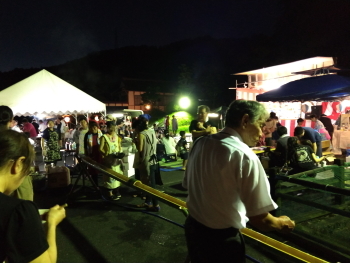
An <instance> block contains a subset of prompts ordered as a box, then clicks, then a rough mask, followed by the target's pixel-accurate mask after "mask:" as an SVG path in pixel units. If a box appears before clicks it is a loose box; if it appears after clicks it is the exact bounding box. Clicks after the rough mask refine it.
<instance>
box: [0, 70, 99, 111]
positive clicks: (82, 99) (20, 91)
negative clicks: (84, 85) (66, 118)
mask: <svg viewBox="0 0 350 263" xmlns="http://www.w3.org/2000/svg"><path fill="white" fill-rule="evenodd" d="M0 105H6V106H9V107H10V108H11V109H12V110H13V113H14V115H17V116H34V115H39V114H44V115H63V114H73V115H76V114H89V113H97V112H101V113H103V114H105V113H106V105H105V104H104V103H102V102H100V101H98V100H97V99H95V98H93V97H91V96H90V95H88V94H86V93H85V92H83V91H81V90H80V89H78V88H76V87H74V86H73V85H71V84H69V83H68V82H66V81H64V80H62V79H60V78H59V77H56V76H55V75H53V74H51V73H50V72H48V71H47V70H45V69H43V70H41V71H39V72H38V73H35V74H34V75H32V76H30V77H28V78H26V79H24V80H22V81H20V82H17V83H16V84H14V85H12V86H10V87H8V88H6V89H4V90H2V91H1V92H0Z"/></svg>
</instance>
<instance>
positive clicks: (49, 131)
mask: <svg viewBox="0 0 350 263" xmlns="http://www.w3.org/2000/svg"><path fill="white" fill-rule="evenodd" d="M54 126H55V123H54V121H53V120H50V121H48V122H47V128H46V129H45V130H44V132H43V135H42V137H41V149H42V155H43V158H44V162H45V164H46V165H50V164H51V163H53V164H54V165H56V164H57V161H59V160H61V154H60V142H59V136H60V135H59V132H57V130H55V129H54Z"/></svg>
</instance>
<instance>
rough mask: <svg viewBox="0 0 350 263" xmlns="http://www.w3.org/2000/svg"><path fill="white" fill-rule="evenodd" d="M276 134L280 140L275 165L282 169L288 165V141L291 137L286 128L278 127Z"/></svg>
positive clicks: (275, 155)
mask: <svg viewBox="0 0 350 263" xmlns="http://www.w3.org/2000/svg"><path fill="white" fill-rule="evenodd" d="M276 132H277V133H278V135H279V137H280V138H279V139H278V140H277V145H276V150H275V154H274V157H275V160H274V164H275V165H276V166H279V167H281V166H283V165H284V164H285V163H286V159H287V141H288V138H289V137H290V136H288V135H287V128H286V127H284V126H280V127H278V128H277V131H276Z"/></svg>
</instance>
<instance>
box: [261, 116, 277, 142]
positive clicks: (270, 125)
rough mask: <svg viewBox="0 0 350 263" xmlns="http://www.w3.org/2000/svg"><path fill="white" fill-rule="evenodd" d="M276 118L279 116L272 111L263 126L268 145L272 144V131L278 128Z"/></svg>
mask: <svg viewBox="0 0 350 263" xmlns="http://www.w3.org/2000/svg"><path fill="white" fill-rule="evenodd" d="M276 118H277V116H276V113H274V112H270V117H269V118H268V119H267V121H266V123H265V126H264V128H263V132H264V135H265V145H266V146H272V133H273V132H274V131H275V130H276V124H277V120H276ZM277 119H278V118H277Z"/></svg>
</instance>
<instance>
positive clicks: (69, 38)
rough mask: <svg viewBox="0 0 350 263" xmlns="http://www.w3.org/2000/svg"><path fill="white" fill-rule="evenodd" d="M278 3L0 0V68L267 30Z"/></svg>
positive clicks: (277, 11)
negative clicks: (122, 48)
mask: <svg viewBox="0 0 350 263" xmlns="http://www.w3.org/2000/svg"><path fill="white" fill-rule="evenodd" d="M283 8H284V6H283V1H277V0H244V1H243V0H240V1H235V0H230V1H221V0H216V1H214V0H213V1H204V0H202V1H199V0H198V1H197V0H196V1H195V0H188V1H153V0H145V1H141V0H138V1H132V0H126V1H125V0H124V1H117V0H105V1H104V0H103V1H89V0H71V1H68V0H65V1H63V0H49V1H42V0H31V1H28V0H22V1H17V0H1V3H0V25H1V26H0V71H3V72H4V71H10V70H12V69H14V68H31V67H45V66H53V65H58V64H61V63H65V62H67V61H69V60H73V59H76V58H80V57H84V56H85V55H86V54H88V53H90V52H94V51H100V50H106V49H113V48H116V47H124V46H140V45H155V46H162V45H166V44H169V43H172V42H175V41H179V40H183V39H190V38H195V37H199V36H212V37H214V38H243V37H247V36H252V35H255V34H266V35H269V34H272V33H273V31H274V29H275V26H276V20H277V18H278V17H279V16H280V15H281V13H282V11H283Z"/></svg>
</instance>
